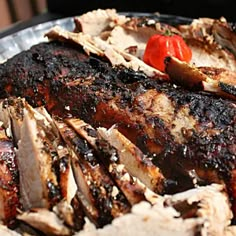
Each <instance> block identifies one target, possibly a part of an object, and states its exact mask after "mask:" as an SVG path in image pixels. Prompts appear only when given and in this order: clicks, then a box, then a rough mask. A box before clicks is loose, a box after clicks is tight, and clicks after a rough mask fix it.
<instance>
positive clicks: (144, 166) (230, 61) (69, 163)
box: [0, 10, 236, 235]
mask: <svg viewBox="0 0 236 236" xmlns="http://www.w3.org/2000/svg"><path fill="white" fill-rule="evenodd" d="M93 14H94V15H93ZM93 17H95V18H93ZM96 17H97V18H99V21H95V20H94V19H97V18H96ZM141 20H142V21H139V20H137V19H136V20H135V19H133V18H131V19H130V18H128V17H124V16H119V15H118V14H117V13H116V12H115V11H113V10H107V11H102V10H98V11H97V12H92V13H89V14H88V15H83V16H82V17H80V18H76V19H75V22H76V29H75V32H73V33H72V32H68V31H65V30H62V29H60V28H58V27H56V28H53V29H52V30H51V31H50V32H48V33H47V37H49V39H51V40H52V41H50V42H46V43H40V44H38V45H35V46H33V47H32V48H30V49H29V50H27V51H23V52H21V53H19V54H18V55H16V56H14V57H13V58H11V59H9V60H7V61H6V62H5V63H2V64H0V99H1V101H0V120H1V122H2V123H1V124H2V126H1V128H0V135H1V136H0V192H1V197H0V206H1V208H0V220H1V221H2V222H3V223H4V224H6V225H9V226H11V227H13V226H12V225H13V223H12V222H14V224H16V226H14V227H15V229H16V230H17V231H18V232H19V233H24V232H26V233H30V232H31V230H33V232H34V233H35V234H36V235H37V234H38V235H41V234H42V233H43V234H45V235H47V234H51V235H72V234H74V233H75V232H76V231H79V230H81V229H84V232H81V234H80V233H79V235H90V233H91V234H93V235H109V232H115V228H116V227H117V229H118V232H120V233H121V235H124V230H123V229H122V225H123V224H124V222H126V223H125V224H124V225H125V227H124V229H125V230H126V229H127V227H130V229H131V231H130V232H131V233H130V235H133V233H134V231H135V227H134V225H135V224H134V223H133V222H132V221H133V220H134V221H135V222H139V223H138V224H140V227H144V228H145V227H146V228H145V229H147V231H146V232H148V233H150V235H155V234H158V233H165V234H166V235H167V234H168V233H169V234H170V233H175V235H196V234H197V235H208V234H209V235H216V234H217V233H219V235H230V234H231V233H232V234H233V233H235V228H234V226H232V225H231V226H230V224H231V221H232V222H233V221H234V220H235V219H236V182H235V180H236V161H235V160H236V104H235V96H236V93H235V81H234V79H236V78H235V71H236V60H235V56H234V48H233V47H232V45H231V46H230V45H228V41H224V42H223V44H222V40H223V39H222V37H220V34H221V36H222V31H223V32H224V30H226V31H227V34H231V33H232V32H231V31H230V28H228V27H227V26H228V25H227V24H226V23H224V22H220V21H219V22H218V21H210V22H208V21H207V22H208V24H207V29H209V27H210V29H211V30H212V32H214V37H215V41H214V43H213V44H211V48H212V50H214V53H212V54H210V57H211V60H210V64H209V63H208V62H206V63H205V64H204V63H203V64H201V63H198V62H199V61H197V50H195V49H194V47H197V48H198V50H200V48H199V45H200V43H198V44H197V46H196V45H195V44H194V45H195V46H194V47H193V49H192V50H195V54H194V58H195V59H196V60H195V59H194V58H193V61H192V62H191V63H190V64H187V63H183V62H180V61H178V60H177V59H176V58H173V57H169V58H166V61H165V63H166V71H165V73H164V72H160V71H158V70H157V69H155V68H152V67H150V66H148V65H146V64H145V63H144V62H143V61H142V60H141V57H142V53H143V47H144V45H145V43H146V40H147V39H148V37H149V36H151V35H153V34H155V33H157V32H164V31H165V30H167V29H168V30H169V31H172V33H173V32H174V33H176V34H183V36H184V37H185V39H186V41H188V40H189V42H190V41H191V40H193V39H192V38H194V37H195V39H194V40H198V41H200V42H201V43H203V42H204V40H205V39H204V37H200V36H199V34H198V31H196V32H195V31H193V29H192V28H193V26H194V25H190V26H182V27H179V28H175V27H172V26H168V25H165V24H160V22H159V23H158V22H155V21H153V19H151V20H150V19H145V20H144V19H141ZM94 22H99V27H98V28H94V24H95V23H94ZM140 22H146V23H145V24H140ZM200 22H201V21H200ZM198 23H199V22H198ZM213 23H214V27H213V26H212V27H213V28H211V26H209V24H213ZM199 24H200V23H199ZM89 25H90V26H91V28H88V26H89ZM95 29H96V30H95ZM194 30H195V28H194ZM190 31H192V32H193V33H194V32H195V34H196V35H197V36H198V37H196V36H193V35H194V34H190V33H189V32H190ZM208 31H209V30H208ZM208 31H207V32H208ZM117 32H118V33H117ZM140 32H141V33H140ZM209 32H210V31H209ZM121 33H122V34H121ZM119 34H121V35H122V37H124V38H125V37H126V36H127V35H128V37H129V40H128V41H125V42H126V43H127V44H125V43H123V44H122V45H121V44H119V41H120V40H117V38H116V37H117V35H119ZM191 42H192V41H191ZM207 42H208V43H209V45H210V42H209V40H208V41H207ZM220 43H221V44H222V46H221V48H219V47H217V46H216V44H217V45H218V44H220ZM189 45H192V44H191V43H189ZM201 45H202V44H201ZM212 45H214V47H213V46H212ZM133 46H135V48H134V47H133ZM200 47H202V46H200ZM133 49H135V52H134V51H133ZM205 49H206V48H205ZM207 50H209V48H207ZM208 52H209V51H208ZM221 54H222V55H224V57H221V60H222V61H223V62H222V63H221V60H220V65H219V64H214V60H216V58H217V57H218V56H219V55H221ZM207 55H208V56H209V54H207ZM226 55H228V56H229V57H227V56H226ZM213 57H214V58H213ZM212 58H213V59H212ZM198 59H199V58H198ZM200 61H201V60H200ZM217 62H219V61H217ZM192 63H194V64H192ZM222 65H223V66H222ZM222 67H224V68H222ZM7 196H10V198H7ZM211 200H212V201H211ZM142 201H143V202H142ZM137 204H138V205H137ZM221 204H222V205H221ZM219 205H221V207H220V206H219ZM142 207H143V209H144V211H143V212H142V209H141V208H142ZM223 208H224V210H222V209H223ZM222 211H224V213H223V214H222V215H221V212H222ZM159 213H160V215H159ZM213 215H214V216H216V222H214V220H213ZM149 219H150V221H149ZM166 221H168V222H170V224H166V223H165V222H166ZM153 222H157V224H158V225H157V226H155V225H153V224H154V223H153ZM107 224H108V225H109V226H105V225H107ZM132 224H133V226H132ZM91 225H92V226H91ZM150 225H153V227H154V228H155V230H151V229H150V227H151V226H150ZM163 225H165V226H164V227H163V228H162V226H163ZM166 225H167V226H168V227H166ZM176 225H178V227H176ZM104 226H105V227H104ZM131 226H132V227H131ZM216 226H217V227H216ZM89 227H90V228H89ZM102 227H104V228H103V229H101V230H100V229H99V230H98V231H97V230H95V228H102ZM138 228H139V226H138ZM3 229H4V230H5V228H3ZM3 229H2V230H3ZM0 230H1V229H0ZM10 233H11V231H10V229H9V234H10ZM141 233H142V230H141V231H140V235H142V234H141ZM138 235H139V234H138Z"/></svg>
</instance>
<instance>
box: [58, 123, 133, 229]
mask: <svg viewBox="0 0 236 236" xmlns="http://www.w3.org/2000/svg"><path fill="white" fill-rule="evenodd" d="M56 124H57V127H58V129H59V131H60V133H61V135H62V137H63V139H64V140H65V142H66V143H67V145H68V148H70V152H71V153H72V152H73V153H74V156H73V159H72V163H73V171H74V174H75V178H76V182H77V185H78V194H79V195H78V198H79V199H80V201H81V204H82V205H83V207H84V208H85V211H86V212H87V214H88V216H89V217H90V219H91V220H92V221H93V222H94V223H95V224H96V225H97V226H100V227H101V226H103V225H104V224H107V223H110V222H111V220H112V219H113V218H115V217H118V216H120V215H122V214H124V213H127V212H128V211H129V210H130V204H129V203H128V201H127V200H126V198H125V196H124V195H123V194H122V192H121V191H120V190H119V189H118V188H117V187H116V185H115V184H114V182H113V181H112V179H111V178H110V176H109V175H108V174H107V172H106V171H105V170H104V168H103V166H102V165H101V163H99V162H98V160H97V158H96V154H95V153H94V152H93V150H92V149H91V148H90V147H89V146H88V144H87V142H86V141H85V140H83V139H82V138H80V137H79V136H78V135H77V134H76V133H75V131H74V130H73V129H71V128H70V127H68V126H67V125H66V124H65V123H63V122H60V121H56ZM114 192H115V194H114ZM82 198H83V199H84V200H83V199H82ZM85 203H86V204H85ZM90 209H91V210H90Z"/></svg>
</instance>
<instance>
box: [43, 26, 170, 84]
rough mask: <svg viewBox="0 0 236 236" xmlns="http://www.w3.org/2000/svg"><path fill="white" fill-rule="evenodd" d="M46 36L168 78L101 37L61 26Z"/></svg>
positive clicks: (158, 76) (164, 78)
mask: <svg viewBox="0 0 236 236" xmlns="http://www.w3.org/2000/svg"><path fill="white" fill-rule="evenodd" d="M46 36H47V37H48V38H49V39H53V40H61V41H69V42H70V41H72V42H73V43H76V44H79V45H81V46H82V47H83V49H84V50H85V52H87V53H88V54H89V53H93V54H96V55H98V56H106V57H107V58H108V59H109V61H110V62H111V64H112V65H123V66H125V67H127V68H132V69H133V70H135V71H138V70H139V71H143V72H144V73H145V74H147V75H149V76H152V77H154V78H157V79H161V80H167V79H168V77H167V76H166V75H165V74H164V73H162V72H161V71H159V70H157V69H155V68H153V67H151V66H149V65H147V64H145V63H144V62H143V61H142V60H140V59H138V58H137V57H135V56H133V55H131V54H129V53H126V52H124V51H123V50H120V49H119V48H117V47H114V46H112V45H110V44H109V43H107V42H106V41H104V40H102V39H100V38H99V37H92V36H90V35H88V34H83V33H72V32H69V31H66V30H64V29H62V28H60V27H59V26H56V27H54V28H53V29H52V30H51V31H49V32H48V33H47V34H46Z"/></svg>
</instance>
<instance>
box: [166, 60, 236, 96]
mask: <svg viewBox="0 0 236 236" xmlns="http://www.w3.org/2000/svg"><path fill="white" fill-rule="evenodd" d="M165 65H166V68H165V70H166V72H167V73H168V74H169V77H170V80H171V81H173V82H174V83H177V84H180V85H182V86H184V87H186V88H189V89H192V90H204V91H207V92H210V93H215V94H217V95H219V96H221V97H226V98H229V99H232V100H235V99H236V96H235V95H236V73H235V72H233V71H229V70H226V69H223V68H220V69H219V68H212V67H198V68H197V67H194V66H191V65H190V64H188V63H185V62H182V61H180V60H178V59H177V58H175V57H167V58H166V59H165Z"/></svg>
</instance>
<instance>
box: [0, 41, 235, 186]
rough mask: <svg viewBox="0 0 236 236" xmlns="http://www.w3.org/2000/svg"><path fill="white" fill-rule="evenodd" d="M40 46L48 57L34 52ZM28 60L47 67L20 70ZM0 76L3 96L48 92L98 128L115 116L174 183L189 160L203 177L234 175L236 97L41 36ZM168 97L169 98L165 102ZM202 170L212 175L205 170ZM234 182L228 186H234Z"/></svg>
mask: <svg viewBox="0 0 236 236" xmlns="http://www.w3.org/2000/svg"><path fill="white" fill-rule="evenodd" d="M67 48H68V51H67ZM35 51H37V53H38V54H37V57H39V58H44V59H42V60H43V61H41V59H40V60H38V59H36V60H35V59H32V58H33V53H32V52H35ZM45 51H47V53H46V55H47V57H45V55H44V54H45ZM25 55H28V56H26V57H25ZM20 58H22V60H21V59H20ZM23 58H25V60H26V61H27V60H28V59H29V61H28V64H27V63H26V62H25V65H28V67H26V68H24V64H19V66H18V67H16V65H17V64H16V63H17V62H21V61H24V60H23ZM75 58H77V59H78V60H75ZM30 65H31V67H32V68H37V67H38V68H40V71H43V74H42V72H40V73H41V74H40V76H37V73H36V76H35V77H32V76H30V75H29V74H28V73H22V71H27V70H28V69H27V68H29V66H30ZM59 65H61V67H59ZM16 68H17V69H16ZM12 71H13V72H12ZM36 71H37V70H36ZM20 72H21V73H20ZM18 73H19V75H18V76H16V75H17V74H18ZM0 76H1V78H2V81H1V91H2V92H3V93H1V94H2V96H9V95H17V96H26V99H27V100H28V101H29V103H30V104H33V105H35V106H39V105H41V104H42V97H40V96H41V95H43V94H44V96H43V101H44V102H45V103H46V104H45V105H46V108H47V109H48V111H49V112H50V113H51V114H54V115H59V116H61V117H71V116H74V117H79V118H80V119H83V120H84V121H85V122H87V123H89V124H91V125H93V126H94V127H95V128H96V127H98V126H104V127H106V128H110V126H111V125H113V124H117V127H118V129H119V131H121V133H123V134H124V135H125V136H126V137H127V138H128V139H130V140H131V141H132V142H133V143H134V144H136V145H137V146H138V147H139V148H140V149H141V150H142V151H143V152H144V153H145V154H147V155H150V158H152V160H153V162H155V163H156V164H157V165H158V166H159V167H160V168H161V170H162V171H163V173H164V175H165V177H167V178H170V180H171V179H172V180H174V181H177V182H178V183H177V185H178V184H181V181H179V180H176V176H177V175H178V173H179V171H180V170H182V171H183V172H185V174H186V173H187V176H188V172H189V170H191V169H192V168H193V169H196V171H197V174H198V175H199V178H200V179H201V178H203V179H205V180H206V182H211V181H213V182H214V181H215V179H217V181H221V180H223V181H225V182H226V183H229V182H228V181H229V179H230V178H231V177H230V176H231V172H232V170H233V169H235V164H236V163H235V152H234V151H232V150H235V143H236V140H235V117H236V107H235V103H234V102H233V101H232V100H229V99H221V98H219V97H216V96H214V95H210V94H209V93H204V92H190V91H188V90H185V89H183V88H180V87H179V86H176V85H173V84H170V83H165V82H162V83H161V82H160V81H157V80H153V79H152V78H149V77H147V76H145V75H144V74H143V73H139V72H134V71H132V70H129V69H124V68H123V67H111V66H110V64H109V63H107V62H106V61H104V60H100V59H98V58H96V57H93V56H89V57H88V56H86V55H84V53H83V52H82V51H80V50H76V49H73V47H71V46H68V45H66V44H62V43H58V42H51V43H48V44H39V45H37V46H35V47H33V48H32V49H31V50H29V51H28V52H24V53H21V54H19V55H18V56H17V57H14V58H13V59H11V60H9V61H8V62H7V63H6V64H3V65H0ZM39 78H40V80H39ZM127 78H128V79H127ZM42 81H44V82H42ZM42 84H43V85H44V90H40V91H43V92H42V93H40V94H41V95H40V96H38V95H37V94H38V91H39V90H37V89H36V90H35V91H36V92H35V91H34V89H28V88H30V86H31V85H33V88H38V87H40V86H41V85H42ZM22 86H23V87H22ZM26 87H27V89H26ZM34 95H36V96H34ZM163 102H164V104H166V105H164V106H163V107H162V108H161V107H160V104H163ZM167 108H168V109H167ZM168 117H169V118H170V119H169V118H168ZM184 118H186V119H187V120H185V119H184ZM181 122H183V123H181ZM186 125H188V127H187V129H186ZM195 154H197V155H195ZM225 156H226V158H225ZM169 160H171V161H170V162H169ZM165 163H170V164H165ZM175 166H178V168H177V169H178V171H177V170H176V168H175ZM185 169H186V171H185ZM208 170H209V171H210V173H209V172H208ZM202 172H203V173H204V172H206V173H207V175H206V176H205V177H204V174H201V173H202ZM173 175H174V176H173ZM209 176H214V177H213V178H212V179H211V177H209ZM215 176H216V177H215ZM203 182H204V181H203ZM231 183H232V182H231ZM190 185H193V183H192V182H191V181H190ZM233 185H234V184H232V186H229V188H231V189H235V188H234V186H233ZM182 187H183V188H184V186H182Z"/></svg>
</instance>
